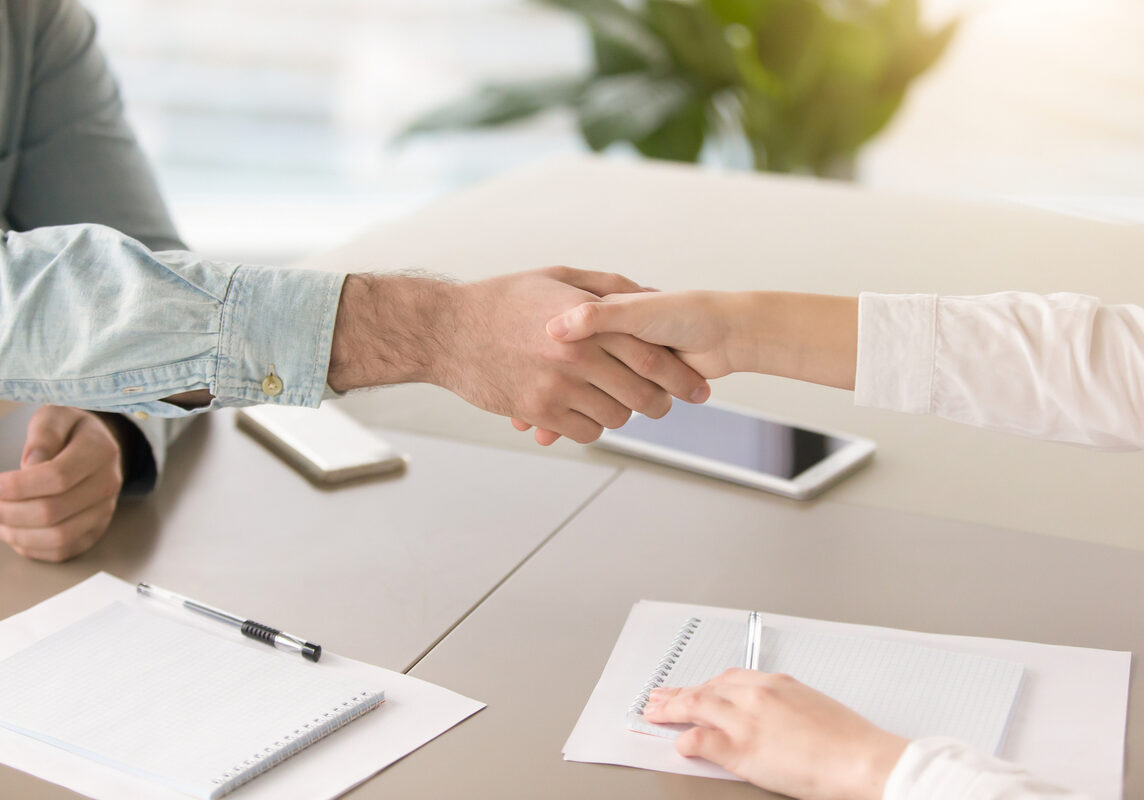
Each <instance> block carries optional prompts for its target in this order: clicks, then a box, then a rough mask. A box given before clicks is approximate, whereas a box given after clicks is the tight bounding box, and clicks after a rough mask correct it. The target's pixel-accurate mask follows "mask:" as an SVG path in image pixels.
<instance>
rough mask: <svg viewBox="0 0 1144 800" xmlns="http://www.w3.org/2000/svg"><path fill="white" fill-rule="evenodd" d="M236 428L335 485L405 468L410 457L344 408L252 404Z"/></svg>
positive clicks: (321, 480)
mask: <svg viewBox="0 0 1144 800" xmlns="http://www.w3.org/2000/svg"><path fill="white" fill-rule="evenodd" d="M237 423H238V427H239V428H241V429H242V430H243V431H245V432H246V433H248V434H250V435H251V436H253V437H254V438H255V439H257V440H258V441H260V442H261V443H262V444H264V445H266V447H268V448H269V449H270V450H272V451H273V452H274V453H275V454H276V455H278V456H280V457H282V459H284V460H285V461H286V462H287V463H288V464H290V466H292V467H294V468H295V469H297V470H298V471H299V472H301V473H302V474H303V475H305V476H306V478H308V479H309V480H310V481H312V482H313V483H316V484H319V485H322V486H329V485H331V484H335V483H342V482H344V481H350V480H354V479H356V478H365V477H369V476H373V475H381V474H383V473H387V472H393V471H395V470H400V469H404V468H405V465H406V464H407V463H408V462H409V457H408V456H406V455H405V454H404V453H399V452H397V451H396V450H395V449H394V448H393V446H392V445H390V444H389V443H388V442H386V441H385V440H384V439H382V438H381V437H380V436H378V435H377V434H376V433H374V432H373V431H371V430H370V429H369V428H367V427H365V426H364V425H362V424H361V423H360V422H358V421H357V420H355V419H354V418H353V417H351V416H350V415H349V414H346V413H345V412H344V411H342V410H341V409H339V408H337V407H335V406H332V405H330V404H329V403H326V404H325V405H323V406H321V407H320V408H295V407H292V406H272V405H267V406H252V407H250V408H243V409H240V410H239V412H238V415H237Z"/></svg>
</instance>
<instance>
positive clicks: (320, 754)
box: [0, 573, 484, 800]
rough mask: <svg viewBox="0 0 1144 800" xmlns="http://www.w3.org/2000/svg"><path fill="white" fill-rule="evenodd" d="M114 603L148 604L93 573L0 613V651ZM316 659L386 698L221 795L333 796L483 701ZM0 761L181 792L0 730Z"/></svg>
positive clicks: (85, 785) (160, 798) (289, 799)
mask: <svg viewBox="0 0 1144 800" xmlns="http://www.w3.org/2000/svg"><path fill="white" fill-rule="evenodd" d="M116 602H123V603H126V604H128V605H134V604H141V603H148V609H149V610H152V606H153V605H154V603H152V602H151V601H147V600H143V599H140V598H138V597H137V596H136V593H135V587H134V586H133V585H131V584H128V583H125V582H124V581H121V580H119V579H117V578H114V577H112V576H110V575H107V574H104V573H100V574H98V575H95V576H93V577H91V578H89V579H88V580H86V581H84V582H83V583H81V584H78V585H77V586H74V587H72V588H71V589H69V590H67V591H66V592H62V593H61V594H59V595H57V596H55V597H53V598H51V599H50V600H47V601H45V602H43V603H41V604H40V605H38V606H35V607H33V608H30V609H28V610H27V611H24V612H23V613H20V614H16V615H14V616H12V617H9V618H8V619H6V620H3V621H2V622H0V659H4V658H7V657H9V656H10V655H12V654H14V653H16V652H18V651H20V650H22V649H24V648H26V647H28V646H30V645H32V644H34V643H35V642H37V641H39V640H40V639H42V638H44V637H46V636H49V635H51V634H53V633H55V632H57V631H59V630H61V629H63V628H65V627H67V626H68V625H70V624H72V623H73V622H76V621H77V620H79V619H81V618H83V617H85V616H87V615H88V614H90V613H92V611H93V610H96V609H99V608H101V607H104V606H107V605H111V604H113V603H116ZM163 613H169V614H172V615H179V616H178V619H179V620H180V621H187V622H188V624H192V625H194V626H196V627H199V628H201V629H202V630H204V631H207V632H216V633H217V630H218V629H217V627H216V626H217V623H211V622H210V621H207V620H201V621H200V620H198V619H197V618H196V617H195V615H193V614H189V613H187V612H182V611H179V610H176V609H171V610H165V611H164V612H163ZM236 641H238V642H239V643H240V644H242V645H243V646H245V647H250V648H264V647H265V645H260V644H257V643H255V642H249V641H247V640H244V639H241V638H239V639H238V640H236ZM282 655H283V656H284V657H286V658H289V657H290V656H289V655H287V654H285V653H283V654H282ZM320 666H321V667H322V668H323V669H324V670H327V671H328V672H329V673H330V674H331V675H337V676H338V677H339V678H340V679H344V680H348V681H351V682H363V681H364V682H365V684H363V685H377V686H381V687H384V689H385V692H386V703H385V705H384V706H382V708H381V709H380V710H379V711H378V712H371V713H369V714H366V715H365V716H363V717H361V718H360V719H357V720H355V721H354V722H353V723H352V724H350V725H347V726H346V727H344V728H342V729H341V730H339V731H337V732H336V733H335V734H334V735H332V736H330V737H328V738H326V739H323V740H322V741H319V742H317V743H316V744H314V745H312V746H311V747H309V748H307V749H306V750H305V751H304V752H302V753H300V754H298V755H297V756H295V757H293V758H290V759H288V760H286V761H284V762H283V763H281V764H279V765H278V766H276V767H274V769H272V770H270V771H268V772H266V773H264V774H263V775H260V776H259V777H258V778H255V779H254V780H253V781H251V782H250V783H248V784H246V785H245V786H242V787H240V788H239V789H238V790H237V791H235V792H234V793H233V794H231V795H228V797H234V798H237V799H238V800H263V799H265V800H314V799H315V798H333V797H337V796H338V795H340V794H342V793H344V792H346V791H348V790H350V789H352V788H353V787H354V786H356V785H358V784H359V783H361V782H362V781H364V780H366V779H367V778H369V777H370V776H372V775H374V774H376V773H377V772H379V771H381V770H382V769H384V768H385V767H387V766H389V765H390V764H392V763H393V762H395V761H397V760H398V759H400V758H402V757H403V756H405V755H407V754H409V753H411V752H413V751H414V750H416V749H417V748H418V747H421V746H422V745H423V744H425V743H426V742H429V741H431V740H432V739H434V738H436V737H437V736H440V735H441V734H442V733H444V732H445V731H447V730H448V729H449V728H451V727H453V726H454V725H456V724H457V723H459V722H461V721H462V720H464V719H465V718H467V717H469V716H471V715H472V714H474V713H476V712H477V711H479V710H480V709H482V708H484V704H483V703H479V702H477V701H475V700H471V699H469V698H467V697H463V696H461V695H458V694H456V693H454V692H450V691H449V690H447V689H443V688H441V687H439V686H435V685H433V684H431V683H427V682H425V681H421V680H418V679H416V678H411V677H409V676H407V675H402V674H401V673H399V672H392V671H390V670H385V669H381V668H380V667H374V666H371V665H369V664H363V663H361V662H358V661H353V660H351V659H348V658H340V657H338V656H337V655H335V654H332V653H328V652H327V653H323V655H322V661H321V665H320ZM0 761H3V763H5V764H7V765H9V766H11V767H15V768H16V769H20V770H23V771H25V772H28V773H31V774H33V775H36V776H38V777H41V778H43V779H45V780H49V781H52V782H53V783H58V784H60V785H61V786H66V787H67V788H69V789H71V790H73V791H75V792H79V793H80V794H84V795H87V796H88V797H92V798H97V800H136V798H140V799H141V798H155V799H156V800H176V799H179V800H186V795H184V794H181V793H179V792H176V791H174V790H171V789H166V788H164V787H162V786H158V785H156V784H155V783H154V782H152V781H149V780H145V779H143V778H140V777H137V776H134V775H130V774H128V773H126V772H122V771H120V770H118V769H114V768H112V767H109V766H105V765H102V764H99V763H96V762H94V761H90V760H88V759H85V758H81V757H78V756H75V755H72V754H70V753H67V752H66V751H64V750H61V749H59V748H58V747H54V746H52V745H50V744H46V743H44V742H41V741H38V740H36V739H32V738H29V737H26V736H22V735H20V734H18V733H14V732H12V731H8V730H2V729H0Z"/></svg>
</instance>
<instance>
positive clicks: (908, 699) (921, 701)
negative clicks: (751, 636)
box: [759, 628, 1024, 754]
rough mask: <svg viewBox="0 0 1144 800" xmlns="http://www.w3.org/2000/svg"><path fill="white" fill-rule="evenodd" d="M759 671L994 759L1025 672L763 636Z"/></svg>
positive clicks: (965, 658) (871, 643)
mask: <svg viewBox="0 0 1144 800" xmlns="http://www.w3.org/2000/svg"><path fill="white" fill-rule="evenodd" d="M759 669H761V670H762V671H763V672H784V673H786V674H788V675H793V676H794V677H795V678H797V679H798V680H800V681H802V682H803V683H805V684H807V685H808V686H811V687H813V688H815V689H818V690H819V691H820V692H822V693H823V694H826V695H829V696H830V697H833V698H834V699H835V700H837V701H839V702H840V703H842V704H843V705H846V706H849V707H850V708H852V709H854V710H855V711H857V712H858V713H859V714H861V715H862V716H864V717H866V718H867V719H869V720H870V721H871V722H873V723H874V724H875V725H877V726H878V727H880V728H885V729H886V730H888V731H890V732H892V733H896V734H897V735H899V736H904V737H905V738H907V739H920V738H922V737H924V736H952V737H953V738H955V739H960V740H961V741H963V742H966V743H968V744H970V745H972V746H973V747H975V748H977V749H979V750H982V751H984V752H986V753H990V754H996V752H997V750H998V748H999V747H1000V746H1001V741H1002V739H1003V738H1004V735H1005V728H1006V726H1007V724H1008V721H1009V713H1010V711H1011V710H1012V708H1013V702H1014V700H1016V698H1017V690H1018V689H1019V688H1020V685H1021V676H1022V674H1023V673H1024V667H1022V666H1021V665H1020V664H1016V663H1014V662H1012V661H1002V660H1001V659H998V658H989V657H987V656H978V655H970V654H968V653H955V652H952V651H949V650H939V649H937V648H934V647H922V646H919V645H913V644H906V643H905V642H891V641H885V640H882V639H859V638H855V637H848V636H834V635H831V634H825V633H812V632H809V631H796V630H785V629H780V628H764V629H763V645H762V659H761V661H760V664H759Z"/></svg>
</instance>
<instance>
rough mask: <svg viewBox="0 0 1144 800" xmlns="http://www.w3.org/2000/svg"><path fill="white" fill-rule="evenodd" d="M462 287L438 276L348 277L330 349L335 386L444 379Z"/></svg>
mask: <svg viewBox="0 0 1144 800" xmlns="http://www.w3.org/2000/svg"><path fill="white" fill-rule="evenodd" d="M457 289H458V287H457V286H455V285H454V284H451V283H449V282H447V281H443V280H438V279H435V278H423V277H411V276H405V275H369V274H357V275H349V276H347V277H346V281H345V284H344V285H343V287H342V296H341V302H340V304H339V305H338V314H337V319H336V322H335V323H334V338H333V343H332V345H331V348H330V368H329V373H328V375H327V382H328V383H329V385H330V388H331V389H333V390H334V391H336V392H345V391H349V390H350V389H360V388H363V387H367V386H379V385H383V384H392V383H410V382H421V381H424V382H429V383H440V382H441V381H440V379H441V376H440V372H441V370H442V369H443V368H444V365H445V364H447V363H448V355H449V354H450V352H451V351H452V345H451V344H450V338H451V336H452V335H453V333H454V329H455V326H454V325H453V323H452V322H451V320H452V319H454V317H455V316H456V313H455V312H456V308H457Z"/></svg>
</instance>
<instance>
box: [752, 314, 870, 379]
mask: <svg viewBox="0 0 1144 800" xmlns="http://www.w3.org/2000/svg"><path fill="white" fill-rule="evenodd" d="M740 314H741V318H742V319H743V320H744V322H743V323H742V327H743V328H745V329H747V330H746V333H745V335H744V338H746V339H748V340H749V341H752V342H753V343H754V346H753V347H748V348H745V349H744V356H743V358H744V362H745V363H743V364H741V365H739V366H741V367H742V369H745V370H749V371H752V372H762V373H766V374H768V375H779V376H781V377H784V378H796V379H798V380H803V381H811V382H813V383H820V384H824V385H826V386H836V387H838V388H840V389H853V388H854V373H855V366H856V363H857V360H858V299H857V298H854V297H835V296H832V295H819V294H798V293H795V292H751V293H749V294H748V295H747V296H746V303H745V305H744V308H743V309H742V310H741V311H740Z"/></svg>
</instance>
